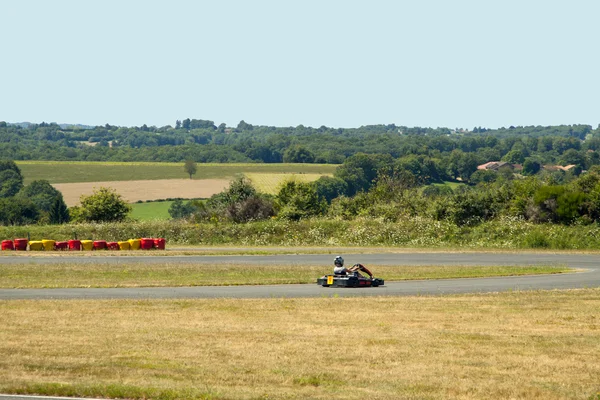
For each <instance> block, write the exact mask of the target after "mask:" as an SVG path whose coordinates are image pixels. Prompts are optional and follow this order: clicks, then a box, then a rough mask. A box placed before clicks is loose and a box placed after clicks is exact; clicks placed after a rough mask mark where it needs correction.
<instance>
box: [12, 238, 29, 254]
mask: <svg viewBox="0 0 600 400" xmlns="http://www.w3.org/2000/svg"><path fill="white" fill-rule="evenodd" d="M28 244H29V239H15V250H19V251H25V250H27V245H28Z"/></svg>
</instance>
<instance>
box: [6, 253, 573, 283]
mask: <svg viewBox="0 0 600 400" xmlns="http://www.w3.org/2000/svg"><path fill="white" fill-rule="evenodd" d="M146 254H147V253H146ZM568 271H570V269H569V268H567V267H565V266H532V265H527V266H456V265H453V266H437V265H436V266H404V265H403V266H377V267H376V268H375V269H374V271H373V272H375V273H376V275H377V276H380V277H385V279H386V281H387V282H390V281H398V280H412V279H447V278H475V277H489V276H516V275H535V274H557V273H564V272H568ZM330 272H331V268H330V267H329V266H325V265H307V266H302V267H301V268H290V266H289V265H252V266H248V265H241V264H223V265H222V264H208V263H177V264H175V263H169V262H165V263H139V262H137V263H136V262H135V261H134V260H132V261H131V262H128V263H127V264H113V263H102V262H100V263H73V262H69V261H68V259H65V260H64V262H63V263H60V264H25V263H24V264H14V265H13V264H7V265H4V266H3V267H2V269H0V287H2V288H67V287H150V286H223V285H271V284H294V283H307V284H308V283H310V284H314V283H315V280H316V278H317V277H319V276H322V275H324V274H327V273H330Z"/></svg>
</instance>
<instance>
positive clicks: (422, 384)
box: [0, 289, 600, 400]
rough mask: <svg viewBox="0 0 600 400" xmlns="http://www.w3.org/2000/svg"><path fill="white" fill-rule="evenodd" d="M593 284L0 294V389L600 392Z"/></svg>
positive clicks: (178, 393) (302, 395) (332, 394)
mask: <svg viewBox="0 0 600 400" xmlns="http://www.w3.org/2000/svg"><path fill="white" fill-rule="evenodd" d="M599 308H600V289H585V290H569V291H540V292H529V291H528V292H511V293H499V294H486V295H457V296H445V297H407V298H388V297H381V298H369V299H368V300H367V301H366V302H365V303H364V304H361V303H359V302H358V301H357V299H344V298H321V299H262V300H239V299H213V300H166V301H165V300H157V301H154V300H145V301H133V300H112V301H108V300H106V301H96V300H93V301H91V300H85V301H42V302H40V301H21V300H19V301H1V302H0V316H1V317H2V321H3V329H1V330H0V354H2V357H0V376H2V380H0V391H1V392H4V393H21V394H43V395H60V396H86V397H87V396H90V397H92V396H93V397H107V398H130V399H148V398H153V399H165V400H167V399H169V400H170V399H190V398H199V399H267V398H276V399H366V398H370V399H398V398H403V399H439V398H453V399H491V398H493V399H544V400H553V399H592V398H593V399H596V398H597V393H598V391H599V389H600V383H599V382H598V376H600V363H597V362H595V359H596V358H597V355H598V354H599V352H600V319H599V318H598V312H597V311H598V309H599Z"/></svg>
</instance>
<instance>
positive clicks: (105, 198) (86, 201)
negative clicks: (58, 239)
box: [79, 187, 131, 222]
mask: <svg viewBox="0 0 600 400" xmlns="http://www.w3.org/2000/svg"><path fill="white" fill-rule="evenodd" d="M80 202H81V207H79V219H81V220H82V221H86V222H120V221H124V220H125V219H126V218H127V215H128V214H129V212H130V211H131V206H130V205H129V204H127V203H126V202H125V201H124V200H123V198H122V197H121V195H120V194H118V193H117V192H116V191H115V190H114V189H112V188H107V187H101V188H100V189H97V190H95V191H94V192H93V193H92V194H91V195H89V196H85V195H83V196H81V198H80Z"/></svg>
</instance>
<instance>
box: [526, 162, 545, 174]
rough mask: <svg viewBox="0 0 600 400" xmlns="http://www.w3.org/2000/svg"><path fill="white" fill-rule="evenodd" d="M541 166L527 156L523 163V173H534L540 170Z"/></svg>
mask: <svg viewBox="0 0 600 400" xmlns="http://www.w3.org/2000/svg"><path fill="white" fill-rule="evenodd" d="M541 168H542V166H541V165H540V163H539V162H537V161H535V160H532V159H531V158H527V159H526V160H525V162H524V163H523V175H535V174H537V173H538V172H540V169H541Z"/></svg>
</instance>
